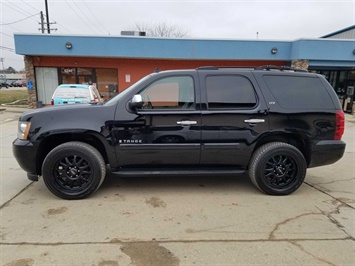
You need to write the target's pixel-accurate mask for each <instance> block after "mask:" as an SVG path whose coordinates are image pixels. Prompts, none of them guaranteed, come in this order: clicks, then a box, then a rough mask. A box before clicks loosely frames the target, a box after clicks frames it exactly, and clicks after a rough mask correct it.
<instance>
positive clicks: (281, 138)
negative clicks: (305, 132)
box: [253, 134, 310, 166]
mask: <svg viewBox="0 0 355 266" xmlns="http://www.w3.org/2000/svg"><path fill="white" fill-rule="evenodd" d="M269 142H284V143H288V144H290V145H292V146H295V147H296V148H297V149H299V150H300V152H301V153H302V154H303V156H304V158H305V160H306V163H307V166H308V165H309V163H310V149H309V145H308V143H306V141H305V140H304V139H303V138H302V137H300V136H299V135H295V134H274V135H269V136H265V137H263V138H261V139H260V140H259V141H258V142H257V144H256V145H255V147H254V150H253V153H254V152H255V151H256V150H257V149H258V148H259V147H260V146H262V145H264V144H266V143H269Z"/></svg>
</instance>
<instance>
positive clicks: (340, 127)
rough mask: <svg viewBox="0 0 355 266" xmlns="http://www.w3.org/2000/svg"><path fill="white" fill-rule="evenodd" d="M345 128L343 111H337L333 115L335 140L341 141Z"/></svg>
mask: <svg viewBox="0 0 355 266" xmlns="http://www.w3.org/2000/svg"><path fill="white" fill-rule="evenodd" d="M344 127H345V117H344V112H343V110H337V111H336V113H335V135H334V139H335V140H341V137H342V136H343V134H344Z"/></svg>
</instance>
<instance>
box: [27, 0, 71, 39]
mask: <svg viewBox="0 0 355 266" xmlns="http://www.w3.org/2000/svg"><path fill="white" fill-rule="evenodd" d="M21 2H23V3H24V4H26V5H27V6H29V7H30V8H32V9H33V10H35V11H37V12H40V11H41V10H39V9H37V8H34V7H33V6H32V5H30V4H28V3H27V2H25V1H24V0H21ZM45 16H46V17H47V15H45ZM51 17H52V20H53V22H54V23H57V25H58V26H61V27H62V28H63V29H65V30H66V31H68V32H70V33H73V32H72V31H71V30H69V29H68V28H67V27H65V26H64V25H63V24H62V23H60V22H58V21H56V20H55V18H53V16H51ZM58 31H59V29H58Z"/></svg>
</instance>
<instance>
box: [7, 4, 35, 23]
mask: <svg viewBox="0 0 355 266" xmlns="http://www.w3.org/2000/svg"><path fill="white" fill-rule="evenodd" d="M7 3H9V4H11V5H13V6H15V7H16V8H14V7H12V6H10V5H8V4H7ZM2 4H3V5H5V6H7V7H9V8H11V9H13V10H15V11H16V12H18V13H21V14H22V15H25V16H28V15H32V14H31V13H29V12H28V11H26V10H24V9H23V8H21V7H19V6H17V5H15V4H14V3H12V2H2ZM21 10H23V11H21ZM31 19H32V20H34V21H37V22H38V20H36V19H34V18H31Z"/></svg>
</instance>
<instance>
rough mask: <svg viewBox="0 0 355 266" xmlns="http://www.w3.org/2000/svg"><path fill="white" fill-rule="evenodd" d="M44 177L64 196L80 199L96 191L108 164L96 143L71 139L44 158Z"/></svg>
mask: <svg viewBox="0 0 355 266" xmlns="http://www.w3.org/2000/svg"><path fill="white" fill-rule="evenodd" d="M42 175H43V180H44V183H45V184H46V186H47V187H48V189H49V190H50V191H51V192H52V193H53V194H55V195H56V196H58V197H60V198H63V199H81V198H85V197H87V196H89V195H90V194H92V193H94V192H95V191H96V190H97V189H98V188H99V187H100V186H101V184H102V182H103V181H104V179H105V175H106V165H105V161H104V159H103V158H102V156H101V154H100V153H99V152H98V150H97V149H95V148H94V147H93V146H91V145H89V144H87V143H83V142H76V141H73V142H68V143H64V144H61V145H59V146H57V147H55V148H54V149H53V150H52V151H50V152H49V153H48V155H47V157H46V158H45V159H44V162H43V165H42Z"/></svg>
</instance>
